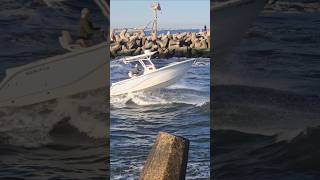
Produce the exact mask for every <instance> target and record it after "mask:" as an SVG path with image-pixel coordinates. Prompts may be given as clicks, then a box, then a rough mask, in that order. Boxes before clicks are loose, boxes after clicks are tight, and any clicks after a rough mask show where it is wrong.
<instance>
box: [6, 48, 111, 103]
mask: <svg viewBox="0 0 320 180" xmlns="http://www.w3.org/2000/svg"><path fill="white" fill-rule="evenodd" d="M107 50H108V48H107V45H106V43H103V44H99V45H96V46H93V47H90V48H86V49H82V50H78V51H76V52H70V53H66V54H64V55H59V56H55V57H52V58H48V59H45V60H40V61H37V62H34V63H30V64H27V65H24V66H20V67H16V68H12V69H8V70H7V73H6V77H5V78H4V80H3V81H2V83H1V84H0V107H2V106H24V105H30V104H35V103H39V102H43V101H47V100H51V99H56V98H59V97H64V96H69V95H74V94H78V93H81V92H86V91H90V90H94V89H99V88H103V87H105V88H106V87H108V85H107V82H108V81H107V80H108V76H107V75H108V72H109V67H108V63H107V62H108V61H107V57H108V55H107V53H108V52H107Z"/></svg>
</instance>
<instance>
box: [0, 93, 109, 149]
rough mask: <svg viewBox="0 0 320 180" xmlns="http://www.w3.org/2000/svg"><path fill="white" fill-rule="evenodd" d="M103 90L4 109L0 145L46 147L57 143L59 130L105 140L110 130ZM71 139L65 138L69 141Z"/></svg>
mask: <svg viewBox="0 0 320 180" xmlns="http://www.w3.org/2000/svg"><path fill="white" fill-rule="evenodd" d="M104 91H105V89H102V90H99V91H97V90H96V91H92V92H87V93H84V94H81V95H77V96H72V97H65V98H60V99H57V100H53V101H48V102H43V103H40V104H36V105H31V106H26V107H21V108H2V109H0V125H1V129H0V139H1V142H2V143H7V144H11V145H16V146H25V147H37V146H43V145H47V144H50V143H56V142H54V140H55V139H56V138H55V136H56V135H59V133H54V132H57V131H60V133H65V134H68V133H69V132H70V133H71V132H73V133H77V132H78V134H76V136H77V135H79V136H80V135H81V136H82V137H83V136H87V137H88V138H91V139H104V138H105V137H106V135H107V134H106V133H107V129H108V128H107V112H106V110H107V104H106V102H105V95H106V94H105V92H104ZM57 128H58V129H57ZM59 128H60V130H59ZM61 129H63V130H65V131H67V132H63V130H61ZM70 129H71V130H74V131H70ZM68 137H69V136H68V135H66V136H64V138H65V140H66V141H67V140H68ZM81 142H82V139H79V143H81Z"/></svg>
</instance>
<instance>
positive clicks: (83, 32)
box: [79, 8, 103, 45]
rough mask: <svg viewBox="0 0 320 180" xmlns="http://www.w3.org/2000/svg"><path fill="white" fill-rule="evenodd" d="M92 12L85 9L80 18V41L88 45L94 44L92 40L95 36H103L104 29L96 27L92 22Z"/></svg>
mask: <svg viewBox="0 0 320 180" xmlns="http://www.w3.org/2000/svg"><path fill="white" fill-rule="evenodd" d="M90 16H91V13H90V10H89V9H88V8H83V9H82V10H81V18H80V23H79V25H80V29H79V31H80V39H81V40H83V43H84V44H86V45H91V44H92V40H93V39H92V38H93V36H94V35H101V32H103V31H102V29H101V28H98V27H94V26H93V24H92V22H91V20H90Z"/></svg>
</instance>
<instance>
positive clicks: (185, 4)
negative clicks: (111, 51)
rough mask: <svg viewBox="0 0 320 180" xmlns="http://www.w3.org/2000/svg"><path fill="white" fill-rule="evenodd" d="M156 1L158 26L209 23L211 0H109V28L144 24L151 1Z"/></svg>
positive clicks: (184, 25) (150, 16)
mask: <svg viewBox="0 0 320 180" xmlns="http://www.w3.org/2000/svg"><path fill="white" fill-rule="evenodd" d="M153 2H159V3H160V5H161V9H162V11H161V12H159V13H158V28H196V29H200V28H203V26H204V25H205V24H206V25H207V27H209V26H210V0H157V1H154V0H110V15H111V19H110V25H111V28H123V27H129V28H133V27H143V26H145V25H147V24H148V22H150V21H151V20H152V17H153V11H152V10H151V8H150V7H151V4H152V3H153Z"/></svg>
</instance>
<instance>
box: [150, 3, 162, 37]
mask: <svg viewBox="0 0 320 180" xmlns="http://www.w3.org/2000/svg"><path fill="white" fill-rule="evenodd" d="M151 8H152V10H153V12H154V17H153V23H152V34H155V35H156V36H157V35H158V11H161V7H160V4H159V3H153V4H152V5H151Z"/></svg>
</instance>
